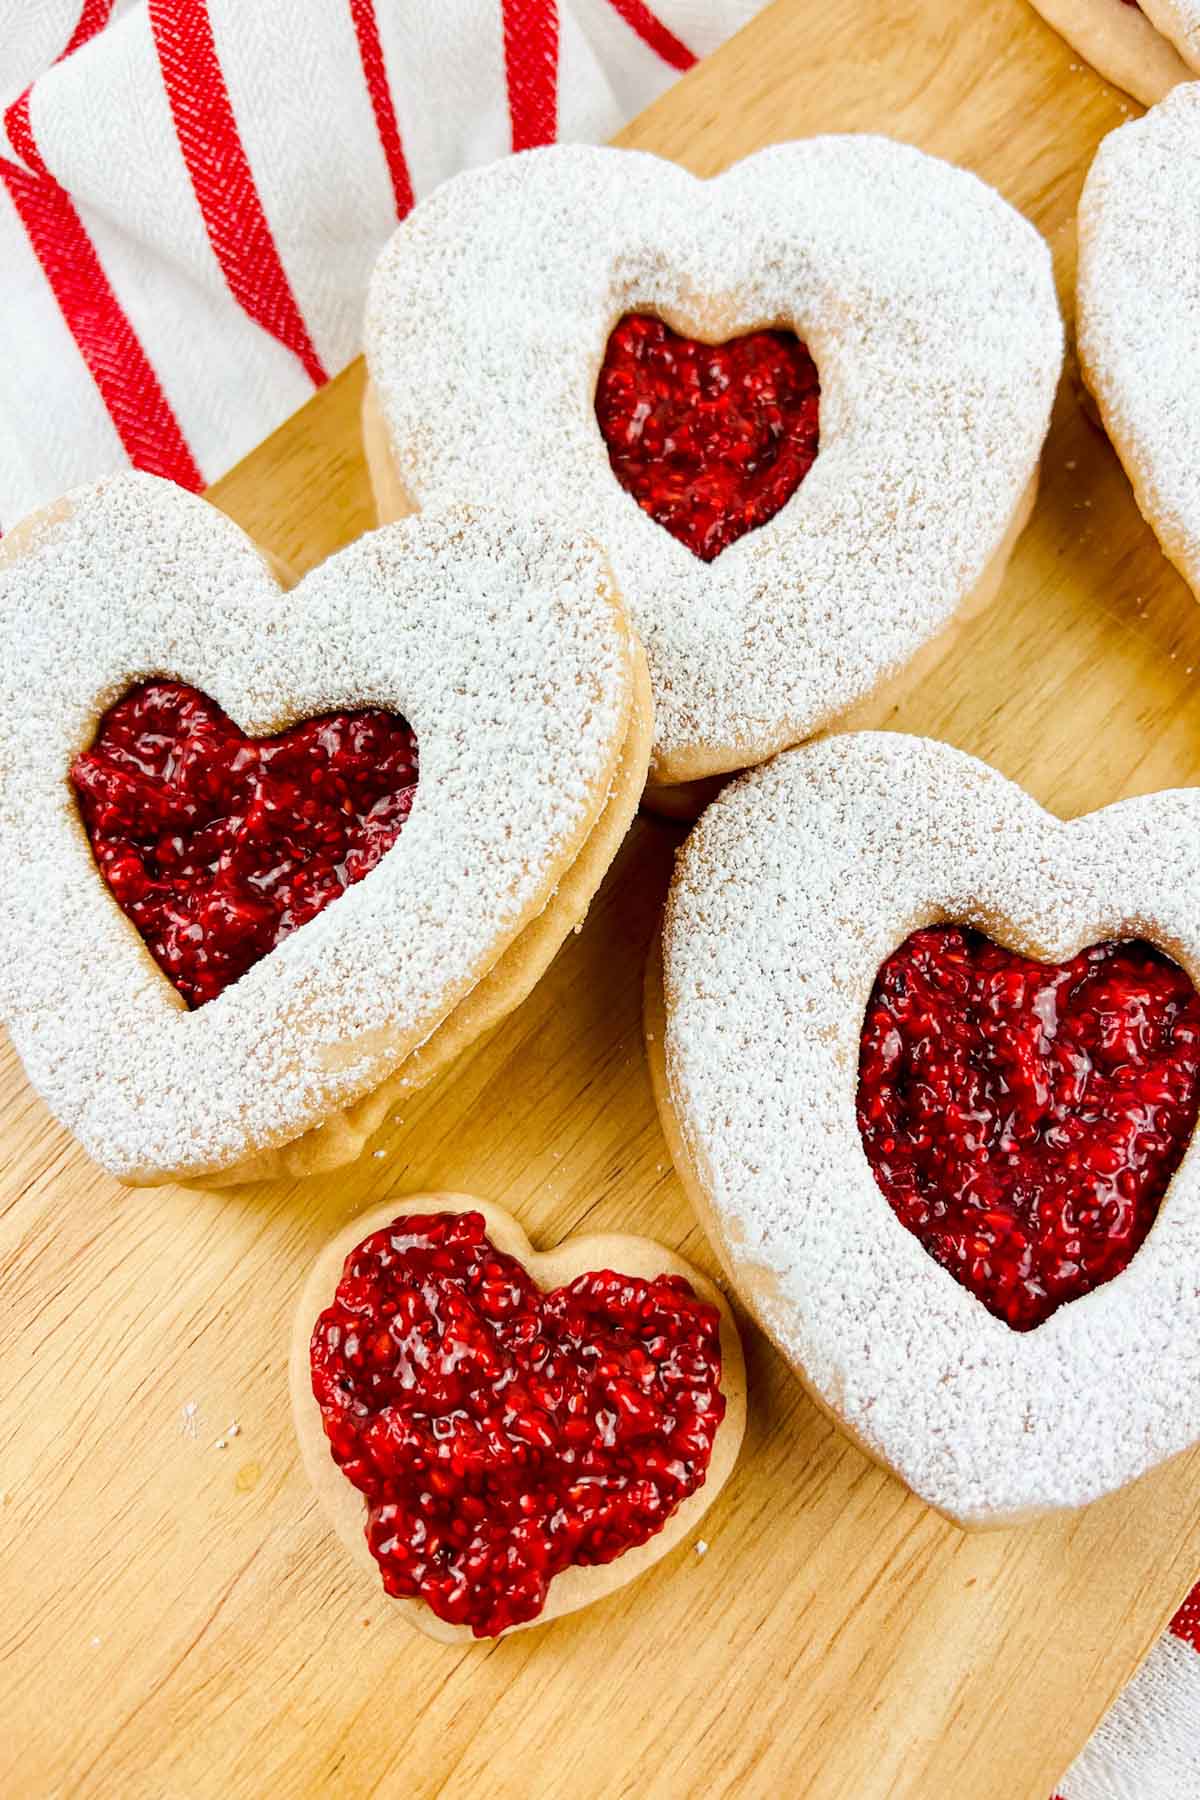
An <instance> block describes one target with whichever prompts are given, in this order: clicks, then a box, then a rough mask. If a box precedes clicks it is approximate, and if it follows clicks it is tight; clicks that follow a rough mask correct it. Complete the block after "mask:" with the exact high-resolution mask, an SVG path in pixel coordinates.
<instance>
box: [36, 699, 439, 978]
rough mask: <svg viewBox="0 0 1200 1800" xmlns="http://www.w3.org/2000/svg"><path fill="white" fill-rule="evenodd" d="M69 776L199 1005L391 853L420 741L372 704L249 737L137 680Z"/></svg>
mask: <svg viewBox="0 0 1200 1800" xmlns="http://www.w3.org/2000/svg"><path fill="white" fill-rule="evenodd" d="M71 780H72V782H73V783H74V786H75V791H76V794H77V795H78V798H79V808H80V812H81V813H82V815H83V822H84V826H85V827H86V830H87V834H88V837H89V839H90V840H91V845H92V851H93V853H94V855H95V858H96V861H97V863H98V864H99V866H100V870H101V872H102V874H103V875H104V878H105V880H106V881H107V883H108V885H109V887H110V889H111V890H112V893H113V896H114V898H115V899H116V901H117V904H118V905H119V906H120V908H121V910H122V912H124V913H125V914H126V915H127V916H128V917H129V918H130V919H132V921H133V923H134V924H135V925H136V926H137V928H138V930H139V931H140V932H141V934H142V937H143V938H144V939H145V942H146V946H147V948H148V949H149V951H150V954H151V955H152V956H153V957H154V960H155V961H156V962H157V964H158V966H159V967H160V969H162V971H163V973H164V974H165V975H167V976H169V978H170V979H171V981H172V982H173V983H174V984H175V986H176V987H177V988H178V990H179V992H180V993H181V994H182V995H183V997H184V999H185V1000H186V1001H187V1002H188V1004H189V1006H202V1005H203V1004H204V1002H205V1001H206V1000H212V999H213V998H215V996H216V995H217V994H219V993H221V991H222V990H223V989H224V988H227V987H228V986H229V985H230V983H231V982H234V981H236V980H237V979H238V977H239V975H244V974H245V972H246V970H247V969H248V968H250V966H251V964H253V963H256V962H257V961H258V959H259V958H260V957H262V956H266V954H267V953H268V951H270V950H273V949H274V948H275V946H276V945H277V944H279V943H281V942H282V941H283V939H284V938H285V937H287V936H288V935H289V934H290V933H291V932H293V931H295V930H297V929H298V927H299V926H301V925H303V924H304V923H305V922H306V921H307V920H309V919H311V918H314V917H315V916H316V914H317V913H319V912H320V911H321V910H322V909H323V908H324V907H326V906H328V905H329V903H330V901H331V900H336V899H337V897H338V895H339V894H341V893H343V892H344V891H345V889H346V888H348V887H350V886H351V885H352V884H353V883H354V882H356V881H361V880H362V878H363V876H364V875H366V874H368V873H369V872H370V871H371V870H372V869H373V868H374V867H375V865H376V863H377V862H378V861H379V859H380V858H381V857H382V856H383V855H384V853H385V852H386V851H387V850H390V848H391V846H392V845H393V844H394V843H395V841H396V839H397V837H398V836H399V834H400V830H401V827H402V826H403V824H404V821H405V820H406V819H407V817H408V815H409V812H410V811H411V810H412V803H413V799H414V796H415V794H416V791H417V740H416V738H415V736H414V735H413V732H412V731H411V729H410V728H409V726H408V725H407V724H406V723H405V722H404V720H403V719H400V718H397V717H396V716H395V715H393V714H391V713H386V712H381V711H379V710H378V709H375V708H370V709H366V710H363V711H358V712H343V713H332V714H329V715H328V716H327V717H324V718H319V719H308V720H306V721H305V722H304V723H303V724H301V725H295V726H293V727H292V728H291V729H290V730H288V731H283V732H281V733H280V734H279V736H278V737H271V738H251V737H247V736H246V735H245V734H244V732H242V731H239V729H238V727H237V726H236V725H235V724H234V723H233V721H232V719H230V718H229V717H228V716H227V715H226V714H225V713H224V712H222V710H221V708H220V707H219V706H218V705H217V704H216V702H215V701H214V700H210V699H209V698H208V696H207V695H206V694H202V693H199V692H198V691H197V690H196V689H195V688H192V687H187V686H185V685H184V684H183V683H182V682H178V681H147V682H143V683H142V684H141V685H140V686H138V687H135V688H133V689H132V690H131V691H130V692H129V693H128V694H126V695H125V696H124V698H123V699H121V700H118V702H117V703H116V705H115V706H113V707H111V708H110V709H109V711H108V712H107V713H106V714H105V715H104V717H103V719H102V720H101V721H100V727H99V730H98V731H97V733H96V740H95V742H94V743H93V745H92V747H91V749H90V750H87V751H85V752H84V753H83V754H82V755H81V756H79V757H77V758H76V760H75V763H74V765H73V767H72V769H71Z"/></svg>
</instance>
